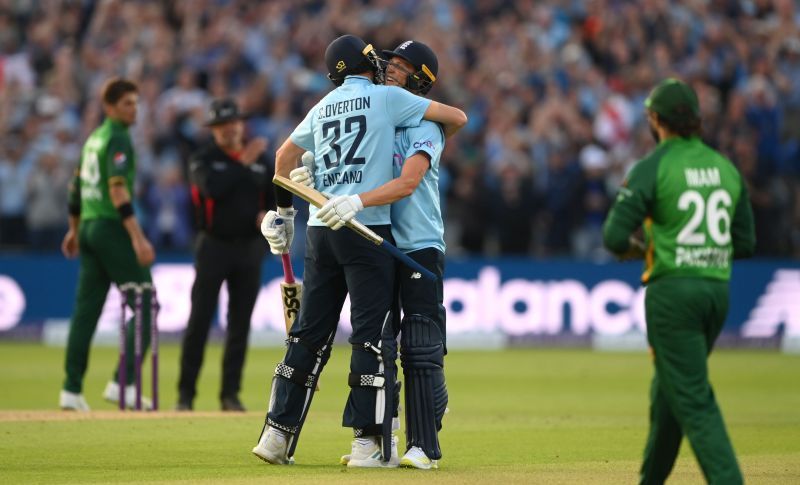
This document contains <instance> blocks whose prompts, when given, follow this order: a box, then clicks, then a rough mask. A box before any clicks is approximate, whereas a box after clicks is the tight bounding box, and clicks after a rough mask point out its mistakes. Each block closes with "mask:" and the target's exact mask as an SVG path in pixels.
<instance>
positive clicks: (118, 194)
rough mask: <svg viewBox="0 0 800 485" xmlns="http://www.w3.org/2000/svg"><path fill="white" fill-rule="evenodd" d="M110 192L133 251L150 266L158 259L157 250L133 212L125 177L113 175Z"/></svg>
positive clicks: (144, 263) (140, 260) (145, 264)
mask: <svg viewBox="0 0 800 485" xmlns="http://www.w3.org/2000/svg"><path fill="white" fill-rule="evenodd" d="M108 184H109V187H108V193H109V196H110V197H111V203H112V204H113V205H114V207H115V208H116V209H117V212H118V213H119V217H120V220H122V225H123V226H124V227H125V230H126V231H128V235H129V236H130V238H131V244H132V245H133V251H134V252H135V253H136V259H137V260H138V261H139V264H140V265H142V266H150V265H151V264H153V261H155V259H156V254H155V250H154V249H153V246H152V245H151V244H150V241H148V240H147V237H145V235H144V231H142V227H141V226H140V225H139V221H137V220H136V216H135V215H134V213H133V205H132V204H131V196H130V194H129V193H128V188H127V187H126V186H125V179H124V178H122V177H121V176H115V177H111V178H110V179H109V180H108Z"/></svg>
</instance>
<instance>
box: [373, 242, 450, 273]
mask: <svg viewBox="0 0 800 485" xmlns="http://www.w3.org/2000/svg"><path fill="white" fill-rule="evenodd" d="M381 246H383V248H384V249H385V250H387V251H389V252H390V253H391V254H392V256H394V257H395V258H396V259H398V260H400V261H401V262H402V263H403V264H405V265H406V266H408V267H409V268H411V269H413V270H414V271H416V272H418V273H419V274H420V275H421V276H422V277H423V278H425V279H427V280H430V281H436V280H438V279H439V278H438V277H437V276H436V275H435V274H433V272H431V271H430V270H428V269H427V268H426V267H424V266H422V265H421V264H419V263H418V262H416V261H414V260H413V259H412V258H411V256H409V255H407V254H406V253H404V252H403V251H400V250H399V249H397V248H396V247H395V246H393V245H391V244H389V243H388V242H386V240H385V239H384V240H383V241H382V242H381Z"/></svg>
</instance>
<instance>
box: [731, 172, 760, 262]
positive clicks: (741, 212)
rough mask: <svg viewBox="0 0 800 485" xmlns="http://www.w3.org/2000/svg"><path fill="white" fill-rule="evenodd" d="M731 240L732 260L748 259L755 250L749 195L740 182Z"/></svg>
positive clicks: (754, 231) (754, 233) (754, 232)
mask: <svg viewBox="0 0 800 485" xmlns="http://www.w3.org/2000/svg"><path fill="white" fill-rule="evenodd" d="M731 240H732V242H733V257H734V259H739V258H749V257H751V256H752V255H753V253H754V252H755V249H756V230H755V224H754V223H753V208H752V207H751V205H750V194H749V193H748V192H747V186H746V185H745V184H744V181H742V193H741V194H739V202H738V203H737V204H736V212H734V213H733V221H732V222H731Z"/></svg>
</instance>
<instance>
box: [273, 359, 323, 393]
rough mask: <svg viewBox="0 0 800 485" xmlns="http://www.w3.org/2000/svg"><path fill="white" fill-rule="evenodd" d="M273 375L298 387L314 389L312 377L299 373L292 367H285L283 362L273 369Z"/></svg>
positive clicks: (305, 373)
mask: <svg viewBox="0 0 800 485" xmlns="http://www.w3.org/2000/svg"><path fill="white" fill-rule="evenodd" d="M275 375H276V376H278V377H283V378H284V379H288V380H290V381H292V382H294V383H295V384H297V385H298V386H304V387H314V385H315V383H314V376H313V375H311V374H309V373H307V372H303V371H299V370H297V369H295V368H294V367H291V366H288V365H286V363H284V362H281V363H279V364H278V366H277V367H275Z"/></svg>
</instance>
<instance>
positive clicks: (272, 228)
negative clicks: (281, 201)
mask: <svg viewBox="0 0 800 485" xmlns="http://www.w3.org/2000/svg"><path fill="white" fill-rule="evenodd" d="M295 212H296V211H295V210H294V209H293V208H291V207H288V208H287V207H278V211H277V212H276V211H269V212H267V215H266V216H264V218H263V219H262V220H261V234H262V235H263V236H264V239H266V240H267V242H268V243H269V250H270V251H271V252H272V254H285V253H288V252H289V248H291V247H292V240H293V239H294V215H295Z"/></svg>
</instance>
